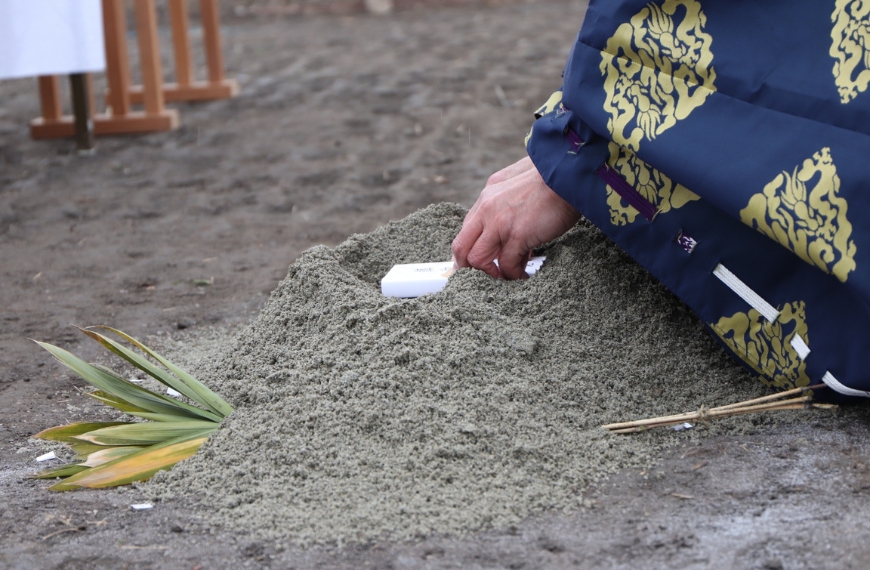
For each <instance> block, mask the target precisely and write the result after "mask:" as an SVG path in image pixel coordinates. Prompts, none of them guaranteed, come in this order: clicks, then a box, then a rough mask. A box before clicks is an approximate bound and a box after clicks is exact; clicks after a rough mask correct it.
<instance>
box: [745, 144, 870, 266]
mask: <svg viewBox="0 0 870 570" xmlns="http://www.w3.org/2000/svg"><path fill="white" fill-rule="evenodd" d="M839 189H840V177H839V176H837V167H836V166H835V165H834V161H833V159H832V158H831V151H830V149H828V148H823V149H822V150H821V151H819V152H817V153H816V154H814V155H813V156H812V158H808V159H807V160H805V161H804V162H803V164H801V165H799V166H797V167H795V169H794V171H793V172H792V173H791V174H789V173H788V172H782V173H781V174H779V175H778V176H777V177H776V178H774V179H773V181H771V182H770V183H769V184H768V185H767V186H765V187H764V190H763V191H762V193H760V194H756V195H754V196H752V198H750V200H749V204H748V205H747V206H746V208H744V209H743V210H741V211H740V219H741V220H742V221H743V223H745V224H747V225H749V226H751V227H753V228H755V229H757V230H758V231H760V232H761V233H763V234H765V235H766V236H768V237H770V238H771V239H773V240H775V241H777V242H779V243H780V244H781V245H783V246H785V247H786V248H788V249H790V250H791V251H793V252H794V253H796V254H797V255H798V256H799V257H800V258H801V259H803V260H804V261H806V262H807V263H809V264H810V265H815V266H816V267H818V268H820V269H822V270H823V271H825V272H827V273H831V274H833V275H835V276H836V277H837V279H839V280H840V281H843V282H845V281H846V279H848V277H849V272H851V271H853V270H854V269H855V253H856V251H857V249H858V248H857V246H856V245H855V242H854V241H853V240H851V239H850V237H851V235H852V224H851V223H849V220H848V219H847V217H846V213H847V210H848V203H847V202H846V199H845V198H842V197H840V196H839V195H838V192H839Z"/></svg>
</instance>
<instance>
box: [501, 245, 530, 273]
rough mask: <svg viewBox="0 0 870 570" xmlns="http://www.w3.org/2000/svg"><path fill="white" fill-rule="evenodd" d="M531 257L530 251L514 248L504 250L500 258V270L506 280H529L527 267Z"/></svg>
mask: <svg viewBox="0 0 870 570" xmlns="http://www.w3.org/2000/svg"><path fill="white" fill-rule="evenodd" d="M529 257H531V252H530V251H523V250H521V249H519V248H516V247H513V248H510V249H503V250H502V251H501V253H500V254H499V256H498V269H499V272H500V273H501V277H503V278H504V279H528V278H529V275H528V273H526V265H528V263H529Z"/></svg>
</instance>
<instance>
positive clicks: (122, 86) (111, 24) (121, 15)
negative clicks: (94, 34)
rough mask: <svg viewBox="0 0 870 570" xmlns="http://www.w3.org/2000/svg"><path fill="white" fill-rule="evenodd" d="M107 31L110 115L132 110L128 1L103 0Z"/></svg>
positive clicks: (104, 26)
mask: <svg viewBox="0 0 870 570" xmlns="http://www.w3.org/2000/svg"><path fill="white" fill-rule="evenodd" d="M103 34H104V35H105V40H106V78H107V80H108V83H109V91H108V93H107V94H106V103H107V105H108V106H109V109H108V114H110V115H126V114H128V113H129V112H130V98H129V96H128V95H127V93H128V92H129V91H130V59H129V56H128V55H127V17H126V15H125V12H124V0H103Z"/></svg>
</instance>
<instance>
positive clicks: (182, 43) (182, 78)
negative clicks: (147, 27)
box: [169, 0, 193, 87]
mask: <svg viewBox="0 0 870 570" xmlns="http://www.w3.org/2000/svg"><path fill="white" fill-rule="evenodd" d="M169 23H170V25H171V26H172V51H173V52H174V55H175V80H176V81H177V82H178V86H179V87H187V86H188V85H190V83H191V81H192V78H193V73H192V71H191V70H192V66H191V64H190V39H189V37H188V34H187V30H188V28H189V23H188V18H187V0H169Z"/></svg>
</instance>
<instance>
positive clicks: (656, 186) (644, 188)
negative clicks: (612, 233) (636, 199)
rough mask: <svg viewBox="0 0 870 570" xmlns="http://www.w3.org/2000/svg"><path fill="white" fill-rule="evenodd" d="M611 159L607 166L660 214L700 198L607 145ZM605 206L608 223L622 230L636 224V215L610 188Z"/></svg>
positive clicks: (627, 153) (627, 152) (615, 146)
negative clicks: (608, 218) (608, 212)
mask: <svg viewBox="0 0 870 570" xmlns="http://www.w3.org/2000/svg"><path fill="white" fill-rule="evenodd" d="M609 148H610V158H609V159H608V161H607V165H608V166H610V168H612V169H613V170H615V171H616V172H618V173H619V174H621V175H622V177H623V178H624V179H625V181H626V182H628V184H629V185H630V186H631V187H633V188H634V189H635V190H637V191H638V192H639V193H640V195H641V196H643V197H644V198H646V199H647V200H649V201H650V202H651V203H652V204H653V205H655V206H656V208H657V209H658V211H659V213H660V214H663V213H665V212H669V211H670V210H675V209H677V208H681V207H683V206H685V205H686V204H688V203H689V202H691V201H692V200H698V199H700V197H699V196H698V195H697V194H695V193H694V192H692V191H691V190H689V189H688V188H686V187H685V186H683V185H682V184H675V183H674V182H673V181H672V180H671V179H670V178H668V177H667V176H665V175H664V174H662V173H661V172H659V171H658V170H656V169H655V168H653V167H651V166H650V165H648V164H647V163H645V162H644V161H642V160H641V159H639V158H638V157H637V155H635V154H634V153H633V152H632V151H631V150H629V149H627V148H625V147H621V146H619V145H618V144H615V143H610V145H609ZM607 205H608V206H610V223H612V224H613V225H615V226H624V225H626V224H630V223H632V222H634V221H635V219H636V218H637V215H638V213H639V212H638V211H637V210H635V209H634V208H633V207H632V206H629V205H628V204H627V203H626V202H624V201H623V199H622V197H621V196H620V195H619V194H617V193H616V191H615V190H614V189H613V188H611V187H610V186H608V187H607Z"/></svg>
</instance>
